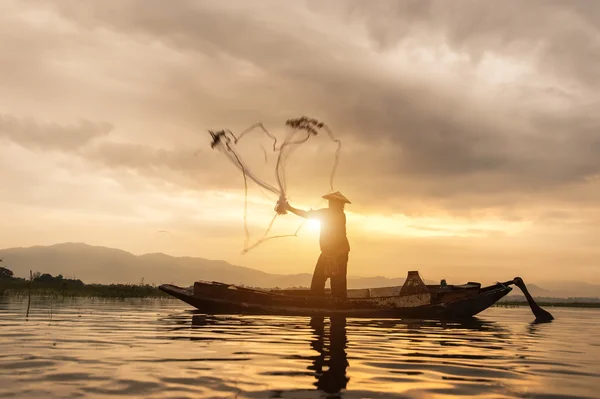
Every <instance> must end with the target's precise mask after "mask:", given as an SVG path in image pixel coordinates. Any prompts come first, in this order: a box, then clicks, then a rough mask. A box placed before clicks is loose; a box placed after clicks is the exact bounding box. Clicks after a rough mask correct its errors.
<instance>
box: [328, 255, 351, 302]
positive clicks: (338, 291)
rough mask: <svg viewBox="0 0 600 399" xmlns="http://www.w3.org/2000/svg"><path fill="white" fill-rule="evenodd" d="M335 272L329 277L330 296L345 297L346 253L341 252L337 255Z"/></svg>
mask: <svg viewBox="0 0 600 399" xmlns="http://www.w3.org/2000/svg"><path fill="white" fill-rule="evenodd" d="M336 262H337V268H336V270H337V273H336V274H335V275H334V276H332V277H331V296H334V297H336V298H344V299H345V298H346V297H347V291H348V290H347V286H348V283H347V279H346V277H347V276H346V275H347V271H348V254H343V255H340V256H339V257H337V259H336Z"/></svg>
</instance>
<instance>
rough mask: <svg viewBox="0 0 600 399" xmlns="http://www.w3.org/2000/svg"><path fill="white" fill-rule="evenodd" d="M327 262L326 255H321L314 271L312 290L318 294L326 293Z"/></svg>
mask: <svg viewBox="0 0 600 399" xmlns="http://www.w3.org/2000/svg"><path fill="white" fill-rule="evenodd" d="M325 262H326V259H325V256H324V255H323V254H321V255H319V260H317V265H316V266H315V271H314V272H313V276H312V282H311V283H310V291H311V292H312V293H313V294H316V295H323V294H325V282H326V281H327V277H325Z"/></svg>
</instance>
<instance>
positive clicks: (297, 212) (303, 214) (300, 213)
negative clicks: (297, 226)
mask: <svg viewBox="0 0 600 399" xmlns="http://www.w3.org/2000/svg"><path fill="white" fill-rule="evenodd" d="M286 209H287V210H288V211H290V212H292V213H293V214H294V215H298V216H300V217H302V218H305V219H307V218H308V216H309V214H308V212H307V211H304V210H302V209H298V208H294V207H293V206H291V205H290V204H289V203H288V204H287V206H286Z"/></svg>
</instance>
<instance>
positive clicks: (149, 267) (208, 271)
mask: <svg viewBox="0 0 600 399" xmlns="http://www.w3.org/2000/svg"><path fill="white" fill-rule="evenodd" d="M1 258H4V263H3V266H5V267H8V268H9V269H10V270H12V271H13V272H14V274H15V276H17V277H27V276H29V270H32V271H33V272H36V271H39V272H41V273H49V274H52V275H53V276H56V275H58V274H62V275H63V276H64V277H65V278H76V279H80V280H82V281H83V282H85V283H100V284H110V283H124V284H127V283H129V284H137V283H140V282H141V281H142V279H143V281H144V283H148V284H163V283H170V284H177V285H182V286H188V285H190V284H192V283H193V282H194V281H196V280H208V281H220V282H223V283H228V284H244V285H246V286H252V287H262V288H274V287H280V288H288V287H309V286H310V281H311V278H312V275H311V274H310V273H302V274H270V273H265V272H262V271H260V270H256V269H251V268H248V267H242V266H236V265H232V264H230V263H227V262H225V261H222V260H209V259H203V258H197V257H174V256H169V255H165V254H162V253H155V254H146V255H140V256H136V255H133V254H131V253H129V252H126V251H122V250H120V249H114V248H106V247H98V246H91V245H87V244H81V243H65V244H56V245H51V246H34V247H28V248H8V249H2V250H0V259H1ZM404 280H405V279H404V278H391V279H390V278H386V277H366V278H361V277H356V278H353V277H349V278H348V287H349V288H369V287H385V286H393V285H402V284H404Z"/></svg>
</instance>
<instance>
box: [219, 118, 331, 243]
mask: <svg viewBox="0 0 600 399" xmlns="http://www.w3.org/2000/svg"><path fill="white" fill-rule="evenodd" d="M285 125H286V127H287V128H288V133H287V134H286V135H285V137H284V139H283V141H282V142H281V144H279V140H278V139H277V137H276V136H275V135H273V134H271V133H270V132H269V131H268V130H267V129H266V128H265V127H264V126H263V124H262V123H256V124H254V125H252V126H250V127H249V128H247V129H245V130H244V131H242V132H241V133H240V134H239V135H238V136H236V135H235V134H233V133H232V132H231V131H230V130H226V129H225V130H220V131H211V130H209V133H210V135H211V137H212V143H211V148H212V149H216V150H218V151H220V152H221V153H223V154H224V155H225V157H226V158H227V159H228V160H229V161H230V162H231V163H233V164H234V165H235V166H236V167H237V168H238V169H240V171H241V172H242V176H243V178H244V232H245V241H244V249H243V251H242V252H243V253H247V252H248V251H250V250H251V249H253V248H256V247H257V246H258V245H260V244H262V243H264V242H265V241H268V240H271V239H274V238H283V237H294V236H297V235H298V232H299V231H300V229H302V227H303V226H304V224H305V223H306V221H305V222H303V223H302V224H301V225H300V226H299V227H298V228H297V230H296V231H295V233H293V234H283V235H273V236H269V232H270V231H271V229H272V227H273V224H274V223H275V220H276V219H277V216H278V215H280V214H284V213H285V211H283V210H282V208H280V206H281V205H283V204H284V203H285V201H287V198H288V195H287V193H288V186H287V180H286V166H287V164H288V161H289V159H290V156H291V155H292V154H293V153H294V152H296V151H297V149H298V148H299V147H301V146H304V145H306V144H307V143H309V142H310V141H311V140H313V139H314V138H315V137H317V136H321V135H326V137H327V138H328V139H329V140H330V141H331V142H333V143H334V144H335V146H336V150H335V155H334V156H335V158H334V162H333V167H332V169H331V171H330V175H329V185H330V188H331V190H332V191H334V188H333V180H334V177H335V173H336V170H337V166H338V162H339V155H340V150H341V148H342V143H341V141H340V140H339V139H337V138H336V137H335V136H334V134H333V132H332V131H331V129H330V128H329V127H328V126H327V125H326V124H324V123H323V122H320V121H318V120H316V119H312V118H307V117H304V116H303V117H300V118H295V119H288V120H287V121H286V123H285ZM253 134H262V135H265V136H266V137H267V138H268V140H269V141H270V142H271V149H270V151H271V153H272V154H273V155H275V156H276V164H275V170H274V180H275V181H274V183H273V184H271V183H269V182H268V181H267V180H265V179H263V178H260V177H259V176H258V174H257V173H256V172H255V171H253V170H251V169H250V166H249V164H248V163H247V162H246V161H245V160H244V159H243V157H242V152H241V151H240V150H239V145H240V143H241V142H242V140H244V139H247V138H248V137H250V136H251V135H253ZM263 151H265V161H266V158H267V151H266V150H265V149H264V148H263ZM249 181H252V182H254V183H255V184H257V185H258V186H259V187H260V188H262V189H264V190H267V191H268V192H270V193H273V194H275V195H277V196H278V197H279V201H278V203H277V206H276V207H275V214H274V215H273V218H272V219H271V222H270V223H269V225H268V227H267V228H266V230H265V232H264V234H263V235H262V237H261V238H260V239H258V240H257V241H255V242H254V243H251V242H250V240H251V237H250V231H249V228H248V182H249Z"/></svg>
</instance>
